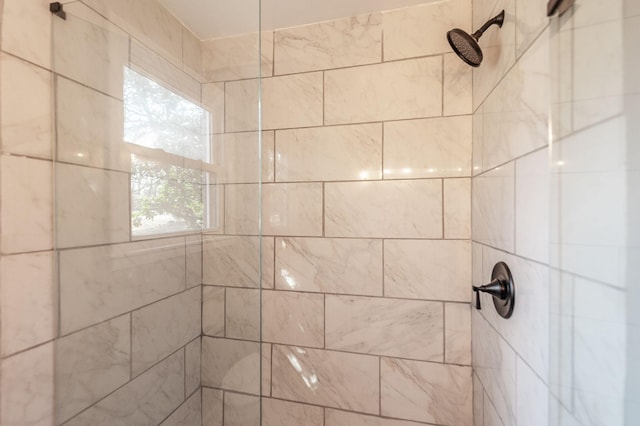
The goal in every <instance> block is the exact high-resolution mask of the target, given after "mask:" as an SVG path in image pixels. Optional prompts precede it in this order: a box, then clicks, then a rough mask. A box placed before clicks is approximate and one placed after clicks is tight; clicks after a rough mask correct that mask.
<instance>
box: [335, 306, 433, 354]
mask: <svg viewBox="0 0 640 426" xmlns="http://www.w3.org/2000/svg"><path fill="white" fill-rule="evenodd" d="M325 309H326V319H325V323H326V330H325V333H326V347H327V349H335V350H342V351H348V352H359V353H368V354H374V355H386V356H395V357H400V358H412V359H419V360H424V361H443V359H444V356H443V353H444V348H443V327H444V324H443V321H444V313H443V308H442V304H441V303H436V302H422V301H417V300H397V299H383V298H377V297H376V298H372V297H354V296H330V295H327V296H326V307H325Z"/></svg>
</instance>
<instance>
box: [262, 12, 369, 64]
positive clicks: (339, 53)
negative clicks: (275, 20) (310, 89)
mask: <svg viewBox="0 0 640 426" xmlns="http://www.w3.org/2000/svg"><path fill="white" fill-rule="evenodd" d="M274 43H275V52H274V59H275V64H274V65H275V74H276V75H279V74H292V73H299V72H305V71H316V70H322V69H331V68H342V67H349V66H355V65H364V64H371V63H375V62H380V61H381V60H382V15H381V14H379V13H375V14H369V15H360V16H355V17H350V18H344V19H337V20H334V21H329V22H322V23H318V24H311V25H304V26H300V27H295V28H287V29H282V30H277V31H276V32H275V39H274Z"/></svg>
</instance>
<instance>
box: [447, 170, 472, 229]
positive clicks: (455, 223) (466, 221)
mask: <svg viewBox="0 0 640 426" xmlns="http://www.w3.org/2000/svg"><path fill="white" fill-rule="evenodd" d="M444 237H445V238H462V239H467V238H470V237H471V179H445V180H444Z"/></svg>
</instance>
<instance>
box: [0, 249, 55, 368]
mask: <svg viewBox="0 0 640 426" xmlns="http://www.w3.org/2000/svg"><path fill="white" fill-rule="evenodd" d="M54 293H55V288H54V284H53V254H52V253H51V252H46V253H31V254H22V255H17V256H2V258H0V326H1V327H2V328H1V332H0V336H1V338H2V340H1V344H0V348H1V349H2V352H1V355H2V357H6V356H8V355H10V354H13V353H16V352H18V351H22V350H24V349H27V348H29V347H32V346H35V345H38V344H41V343H44V342H46V341H48V340H51V339H53V337H54V336H55V318H56V312H57V308H56V299H57V297H56V296H55V295H54ZM36 312H37V314H35V313H36Z"/></svg>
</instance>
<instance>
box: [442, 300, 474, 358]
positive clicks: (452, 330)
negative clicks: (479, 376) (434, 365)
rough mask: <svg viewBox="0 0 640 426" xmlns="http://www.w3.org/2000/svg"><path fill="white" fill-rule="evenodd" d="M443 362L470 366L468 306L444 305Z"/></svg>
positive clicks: (469, 315)
mask: <svg viewBox="0 0 640 426" xmlns="http://www.w3.org/2000/svg"><path fill="white" fill-rule="evenodd" d="M444 325H445V329H444V361H445V362H446V363H449V364H463V365H470V364H471V309H470V306H469V304H466V303H465V304H461V303H445V304H444Z"/></svg>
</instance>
